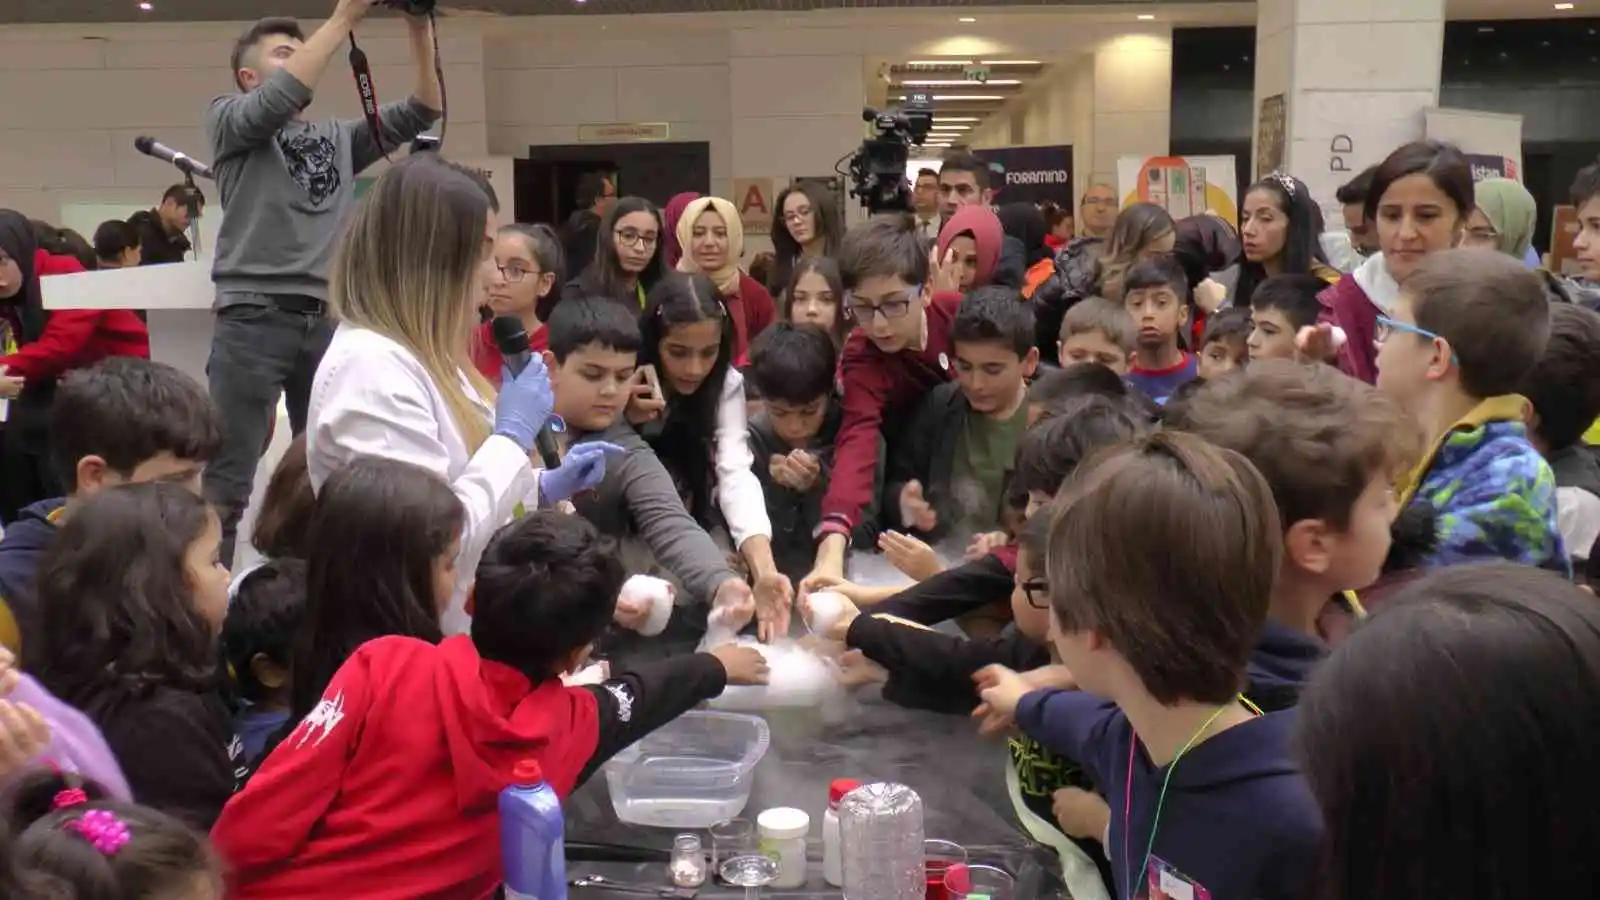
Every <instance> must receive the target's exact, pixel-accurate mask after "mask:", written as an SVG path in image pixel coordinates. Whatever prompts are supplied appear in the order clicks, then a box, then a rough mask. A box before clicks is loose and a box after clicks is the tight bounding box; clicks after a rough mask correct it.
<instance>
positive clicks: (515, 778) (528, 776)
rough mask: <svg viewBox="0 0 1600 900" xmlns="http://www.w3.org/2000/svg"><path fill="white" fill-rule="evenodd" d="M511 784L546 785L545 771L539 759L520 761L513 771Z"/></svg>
mask: <svg viewBox="0 0 1600 900" xmlns="http://www.w3.org/2000/svg"><path fill="white" fill-rule="evenodd" d="M511 783H512V784H519V785H535V784H542V783H544V770H543V769H541V768H539V761H538V760H537V759H519V760H517V764H516V765H515V766H513V767H512V769H511Z"/></svg>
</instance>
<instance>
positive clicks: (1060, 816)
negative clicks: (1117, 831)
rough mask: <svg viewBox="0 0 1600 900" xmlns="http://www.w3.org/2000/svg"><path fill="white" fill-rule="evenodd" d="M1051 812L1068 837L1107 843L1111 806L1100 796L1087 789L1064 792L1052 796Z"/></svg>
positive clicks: (1069, 788) (1059, 791)
mask: <svg viewBox="0 0 1600 900" xmlns="http://www.w3.org/2000/svg"><path fill="white" fill-rule="evenodd" d="M1050 809H1051V811H1052V812H1054V813H1055V816H1056V824H1058V825H1060V826H1061V830H1062V831H1063V832H1064V833H1066V835H1067V836H1068V837H1075V838H1092V839H1093V840H1097V841H1100V842H1101V843H1102V844H1103V843H1105V838H1106V829H1108V828H1110V827H1111V806H1110V804H1108V803H1106V801H1105V800H1103V799H1101V797H1100V795H1099V794H1096V793H1092V792H1090V791H1086V790H1084V789H1083V788H1075V787H1067V788H1062V789H1060V790H1058V791H1056V792H1055V793H1054V794H1052V795H1051V796H1050Z"/></svg>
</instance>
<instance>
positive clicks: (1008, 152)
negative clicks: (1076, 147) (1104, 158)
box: [973, 144, 1075, 209]
mask: <svg viewBox="0 0 1600 900" xmlns="http://www.w3.org/2000/svg"><path fill="white" fill-rule="evenodd" d="M973 152H974V153H975V154H976V155H977V157H978V158H979V159H981V160H983V161H984V162H986V163H988V164H989V179H990V184H991V185H992V186H993V187H994V189H995V192H994V202H995V204H996V205H999V204H1002V203H1017V202H1027V203H1035V204H1038V203H1046V202H1048V203H1055V204H1057V205H1059V206H1062V207H1065V208H1067V209H1072V208H1074V206H1075V201H1074V198H1073V196H1072V145H1071V144H1058V145H1055V146H1051V147H999V148H995V149H992V150H975V151H973Z"/></svg>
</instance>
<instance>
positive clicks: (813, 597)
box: [806, 591, 847, 635]
mask: <svg viewBox="0 0 1600 900" xmlns="http://www.w3.org/2000/svg"><path fill="white" fill-rule="evenodd" d="M806 601H807V603H808V604H809V606H810V609H809V610H808V612H809V615H808V616H807V617H806V627H807V628H810V629H811V633H812V634H824V635H825V634H827V633H828V632H829V631H832V630H833V626H834V625H836V624H838V622H839V617H840V616H843V615H844V607H845V603H846V602H847V601H846V599H845V597H844V595H843V594H840V593H838V592H836V591H812V592H811V594H810V595H809V596H808V597H807V598H806Z"/></svg>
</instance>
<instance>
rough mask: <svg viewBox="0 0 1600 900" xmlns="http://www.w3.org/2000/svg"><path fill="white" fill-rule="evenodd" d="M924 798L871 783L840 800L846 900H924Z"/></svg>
mask: <svg viewBox="0 0 1600 900" xmlns="http://www.w3.org/2000/svg"><path fill="white" fill-rule="evenodd" d="M922 840H923V824H922V798H921V797H919V796H917V792H916V791H913V790H912V789H911V788H908V787H906V786H905V785H903V784H867V785H862V786H861V787H859V788H856V789H855V790H853V791H851V792H850V793H848V794H846V795H845V796H844V799H843V800H841V801H840V802H839V843H840V852H841V854H842V856H843V861H844V866H843V869H844V871H843V875H844V896H845V898H846V900H922V898H923V896H924V894H925V893H926V889H927V879H926V877H925V876H924V874H923V868H922Z"/></svg>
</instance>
